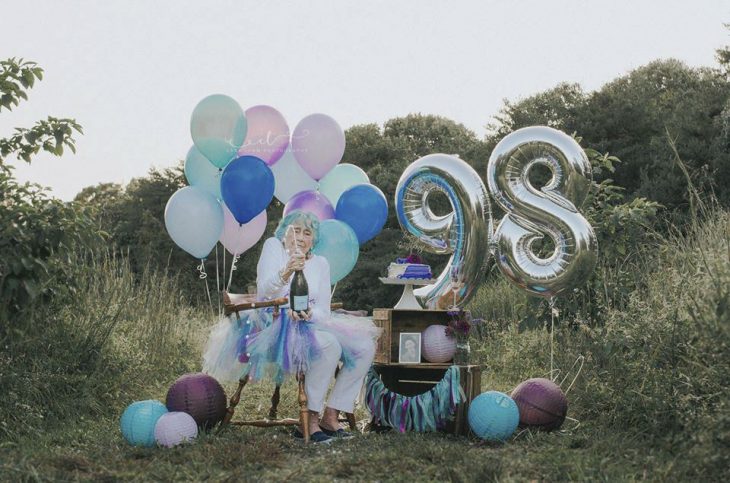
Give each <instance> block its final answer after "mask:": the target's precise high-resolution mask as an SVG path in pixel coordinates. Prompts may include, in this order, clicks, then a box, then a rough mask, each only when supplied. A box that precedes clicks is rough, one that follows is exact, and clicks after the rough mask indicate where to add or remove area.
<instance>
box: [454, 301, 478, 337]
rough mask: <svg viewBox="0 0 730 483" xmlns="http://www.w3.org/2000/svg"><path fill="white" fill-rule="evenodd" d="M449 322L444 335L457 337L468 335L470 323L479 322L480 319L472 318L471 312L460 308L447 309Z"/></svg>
mask: <svg viewBox="0 0 730 483" xmlns="http://www.w3.org/2000/svg"><path fill="white" fill-rule="evenodd" d="M446 314H447V315H448V316H449V323H448V325H447V326H446V335H448V336H449V337H456V338H457V339H461V338H467V337H469V332H470V331H471V328H472V325H474V324H475V323H477V322H481V319H472V318H471V312H469V311H468V310H464V309H462V308H455V309H452V310H448V311H447V312H446Z"/></svg>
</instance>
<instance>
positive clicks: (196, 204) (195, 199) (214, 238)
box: [165, 186, 223, 259]
mask: <svg viewBox="0 0 730 483" xmlns="http://www.w3.org/2000/svg"><path fill="white" fill-rule="evenodd" d="M165 227H166V228H167V232H168V233H169V234H170V238H172V241H174V242H175V243H176V244H177V246H179V247H180V248H182V249H183V250H185V251H186V252H188V253H189V254H191V255H192V256H194V257H195V258H199V259H203V258H206V257H207V256H208V254H209V253H210V251H211V250H212V249H213V247H214V246H215V245H216V243H218V239H219V238H220V236H221V231H222V230H223V207H222V206H221V204H220V202H219V201H218V200H217V199H215V197H214V196H213V195H212V194H210V193H208V192H207V191H205V190H203V189H201V188H198V187H196V186H186V187H185V188H180V189H179V190H177V191H176V192H175V193H173V195H172V196H171V197H170V199H169V200H168V202H167V206H165Z"/></svg>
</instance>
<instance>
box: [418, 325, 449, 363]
mask: <svg viewBox="0 0 730 483" xmlns="http://www.w3.org/2000/svg"><path fill="white" fill-rule="evenodd" d="M421 345H422V351H421V352H422V355H423V358H424V359H426V360H427V361H428V362H447V361H450V360H451V359H453V358H454V354H455V353H456V339H455V338H454V337H449V336H448V335H446V326H445V325H429V326H428V327H427V328H426V330H424V331H423V333H422V334H421Z"/></svg>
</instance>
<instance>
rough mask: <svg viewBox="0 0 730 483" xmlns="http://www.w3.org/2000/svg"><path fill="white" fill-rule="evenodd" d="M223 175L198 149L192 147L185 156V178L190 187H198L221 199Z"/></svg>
mask: <svg viewBox="0 0 730 483" xmlns="http://www.w3.org/2000/svg"><path fill="white" fill-rule="evenodd" d="M221 173H222V171H221V170H220V169H219V168H216V167H215V166H213V163H211V162H210V161H208V158H206V157H205V156H203V155H202V154H201V152H200V151H198V148H196V147H195V146H192V147H191V148H190V150H189V151H188V154H187V156H185V178H186V179H187V180H188V184H189V185H190V186H197V187H198V188H202V189H204V190H205V191H207V192H208V193H210V194H212V195H213V196H215V197H216V199H218V200H219V199H221Z"/></svg>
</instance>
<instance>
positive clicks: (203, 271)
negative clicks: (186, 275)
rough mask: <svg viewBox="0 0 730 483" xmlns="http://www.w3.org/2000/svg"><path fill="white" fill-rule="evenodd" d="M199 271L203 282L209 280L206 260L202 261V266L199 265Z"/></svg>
mask: <svg viewBox="0 0 730 483" xmlns="http://www.w3.org/2000/svg"><path fill="white" fill-rule="evenodd" d="M197 270H198V272H199V273H200V275H199V277H200V279H201V280H203V279H205V278H208V274H207V273H205V260H203V259H201V260H200V265H198V268H197Z"/></svg>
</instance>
